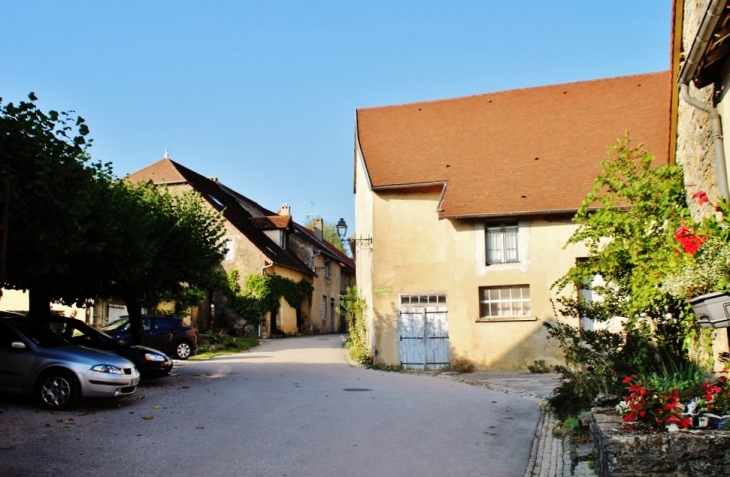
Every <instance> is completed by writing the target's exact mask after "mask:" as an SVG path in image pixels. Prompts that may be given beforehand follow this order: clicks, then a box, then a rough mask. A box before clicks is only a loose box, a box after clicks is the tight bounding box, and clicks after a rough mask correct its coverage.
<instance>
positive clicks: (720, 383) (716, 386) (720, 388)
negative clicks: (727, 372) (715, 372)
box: [702, 376, 730, 416]
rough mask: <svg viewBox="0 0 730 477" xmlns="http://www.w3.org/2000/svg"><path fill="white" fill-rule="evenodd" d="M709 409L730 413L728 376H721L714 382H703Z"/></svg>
mask: <svg viewBox="0 0 730 477" xmlns="http://www.w3.org/2000/svg"><path fill="white" fill-rule="evenodd" d="M702 389H703V390H704V391H705V400H706V401H707V411H708V412H713V413H715V414H719V415H721V416H722V415H725V414H728V413H730V386H728V381H727V377H725V376H720V377H719V378H717V380H715V382H714V383H702Z"/></svg>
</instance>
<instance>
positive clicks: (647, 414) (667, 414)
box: [616, 376, 692, 429]
mask: <svg viewBox="0 0 730 477" xmlns="http://www.w3.org/2000/svg"><path fill="white" fill-rule="evenodd" d="M623 383H624V384H629V385H630V386H629V388H628V390H629V392H630V393H631V394H630V395H629V396H627V397H625V398H624V400H623V402H622V403H620V404H619V405H618V406H616V410H617V411H618V412H619V413H620V414H621V415H622V416H623V421H624V422H626V423H639V424H643V425H646V426H648V427H651V428H656V427H658V426H661V427H663V426H668V425H670V424H676V425H677V426H678V427H681V428H683V429H686V428H688V427H689V426H690V425H691V424H692V418H691V417H684V416H683V414H682V411H683V410H684V406H682V404H681V403H680V402H679V391H677V390H673V391H663V390H658V389H653V388H651V387H647V386H645V385H644V384H642V383H640V382H638V381H636V380H634V378H633V377H632V376H626V377H625V378H624V380H623Z"/></svg>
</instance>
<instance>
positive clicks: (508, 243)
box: [486, 222, 520, 265]
mask: <svg viewBox="0 0 730 477" xmlns="http://www.w3.org/2000/svg"><path fill="white" fill-rule="evenodd" d="M486 229H487V230H486V235H487V240H486V242H487V265H496V264H500V263H518V262H519V261H520V257H519V255H518V253H517V251H518V240H517V238H518V226H517V222H502V223H490V224H487V227H486Z"/></svg>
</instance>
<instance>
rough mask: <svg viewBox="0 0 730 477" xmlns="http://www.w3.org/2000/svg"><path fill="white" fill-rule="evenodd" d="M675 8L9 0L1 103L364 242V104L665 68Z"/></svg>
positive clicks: (132, 165) (3, 10) (115, 156)
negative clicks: (68, 124) (357, 202)
mask: <svg viewBox="0 0 730 477" xmlns="http://www.w3.org/2000/svg"><path fill="white" fill-rule="evenodd" d="M670 16H671V2H670V1H669V0H663V1H661V0H642V1H636V0H633V1H629V0H611V1H606V0H604V1H593V0H589V1H586V0H575V1H568V0H564V1H552V0H545V1H536V0H535V1H531V0H525V1H523V2H514V3H513V2H496V1H491V0H478V1H466V0H464V1H462V0H450V1H448V2H446V1H430V0H418V1H397V0H389V1H381V0H368V1H366V2H363V1H360V2H353V1H346V0H339V1H334V0H318V1H304V0H300V1H293V0H292V1H279V0H266V1H249V0H238V1H229V0H208V1H202V0H199V1H187V0H175V1H172V0H158V1H148V0H146V1H138V0H127V1H124V2H122V1H99V0H93V1H81V0H68V1H65V2H59V1H52V0H47V1H38V0H23V1H5V2H2V3H1V4H0V18H2V19H3V21H2V28H0V45H2V71H0V97H2V99H3V102H5V103H7V102H17V101H19V100H23V99H25V98H26V97H27V94H28V93H29V92H31V91H33V92H35V93H36V95H37V96H38V97H39V105H40V107H41V108H42V109H44V110H48V109H56V110H74V111H76V113H77V114H79V115H81V116H83V117H84V118H85V119H86V121H87V124H88V125H89V127H90V129H91V135H90V136H91V137H92V138H93V139H94V145H93V147H92V148H91V150H90V152H91V154H92V157H93V158H94V159H95V160H97V159H98V160H102V161H104V162H112V164H113V166H114V170H115V172H116V174H117V175H119V176H124V175H126V174H128V173H131V172H134V171H137V170H139V169H141V168H143V167H145V166H147V165H149V164H152V163H153V162H155V161H157V160H159V159H161V158H162V157H163V155H164V150H165V148H168V149H169V154H170V157H171V158H172V159H173V160H175V161H177V162H179V163H181V164H183V165H185V166H187V167H189V168H191V169H193V170H195V171H197V172H199V173H200V174H203V175H205V176H215V177H218V178H219V179H220V180H221V181H222V182H223V183H224V184H226V185H228V186H230V187H232V188H234V189H235V190H237V191H238V192H240V193H242V194H244V195H246V196H248V197H249V198H251V199H253V200H255V201H257V202H259V203H261V204H262V205H264V206H265V207H267V208H269V209H273V210H277V209H278V208H279V206H281V205H282V204H283V203H285V202H286V203H288V204H289V205H290V206H291V207H292V213H293V215H294V218H295V220H297V221H298V222H302V223H303V222H305V221H306V220H307V219H308V218H309V216H307V215H305V214H312V213H316V214H318V215H319V216H321V217H322V218H324V219H325V221H327V222H328V223H330V222H336V221H337V220H338V219H339V218H340V217H344V218H345V220H346V221H347V222H348V224H349V225H350V232H353V231H354V194H353V142H354V128H355V110H356V109H357V108H363V107H372V106H382V105H389V104H401V103H409V102H415V101H424V100H433V99H442V98H452V97H458V96H466V95H473V94H480V93H488V92H494V91H501V90H507V89H515V88H523V87H530V86H538V85H545V84H554V83H563V82H572V81H582V80H589V79H596V78H604V77H613V76H622V75H630V74H638V73H647V72H654V71H661V70H667V69H669V52H670V21H671V18H670Z"/></svg>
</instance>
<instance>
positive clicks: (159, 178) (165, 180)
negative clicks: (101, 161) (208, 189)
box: [127, 158, 186, 184]
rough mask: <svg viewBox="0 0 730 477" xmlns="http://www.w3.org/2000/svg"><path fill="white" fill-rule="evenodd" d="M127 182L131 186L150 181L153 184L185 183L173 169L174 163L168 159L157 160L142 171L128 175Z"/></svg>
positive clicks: (183, 178) (175, 169)
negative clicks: (131, 184)
mask: <svg viewBox="0 0 730 477" xmlns="http://www.w3.org/2000/svg"><path fill="white" fill-rule="evenodd" d="M127 180H128V181H129V182H131V183H133V184H136V183H138V182H141V181H144V182H149V181H152V182H153V183H154V184H170V183H175V182H186V180H185V177H183V175H182V174H181V173H180V171H178V170H177V168H176V167H175V163H174V162H172V161H171V160H170V159H168V158H165V159H162V160H159V161H157V162H155V163H154V164H151V165H149V166H147V167H145V168H144V169H140V170H138V171H137V172H134V173H132V174H130V175H129V176H128V177H127Z"/></svg>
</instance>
